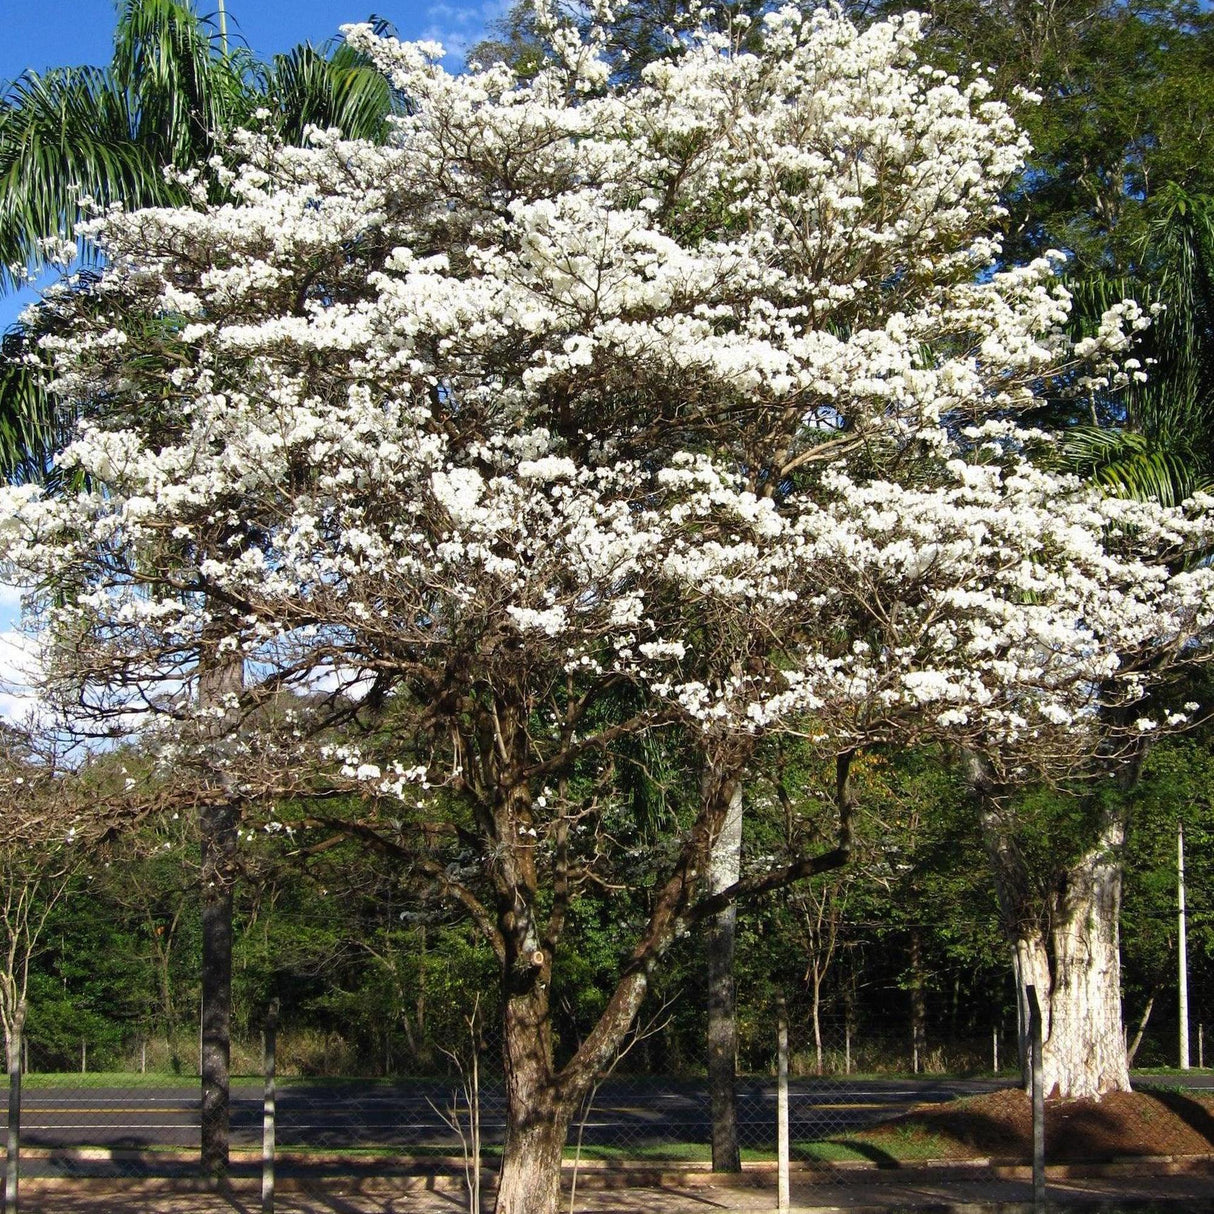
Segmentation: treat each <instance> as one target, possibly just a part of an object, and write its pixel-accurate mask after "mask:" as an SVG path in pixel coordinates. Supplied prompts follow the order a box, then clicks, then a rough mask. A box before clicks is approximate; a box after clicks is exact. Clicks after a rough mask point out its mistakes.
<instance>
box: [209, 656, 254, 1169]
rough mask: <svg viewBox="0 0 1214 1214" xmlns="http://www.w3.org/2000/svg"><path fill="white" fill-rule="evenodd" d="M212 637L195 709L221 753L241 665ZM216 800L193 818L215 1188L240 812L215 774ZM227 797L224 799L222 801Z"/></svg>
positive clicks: (226, 1106) (221, 1163)
mask: <svg viewBox="0 0 1214 1214" xmlns="http://www.w3.org/2000/svg"><path fill="white" fill-rule="evenodd" d="M222 639H223V637H222V635H221V634H219V633H218V632H217V633H215V634H214V635H213V636H212V637H210V638H208V644H207V646H206V648H204V650H203V652H202V654H201V655H200V658H199V667H200V670H199V679H198V705H199V708H201V709H203V710H208V709H209V710H211V711H213V712H215V713H216V715H215V717H214V718H213V719H212V720H211V721H210V722H204V725H203V730H204V737H205V738H206V739H207V740H208V741H209V744H210V745H211V746H213V747H215V748H219V747H221V746H222V745H223V740H224V736H225V734H226V733H227V730H228V729H229V728H230V727H231V724H232V722H231V721H230V719H229V718H228V714H227V713H226V708H225V706H226V703H227V702H228V700H229V698H230V697H232V696H235V695H237V694H239V692H240V689H241V686H242V682H243V677H244V670H243V665H242V662H241V659H240V658H239V657H234V656H232V655H230V654H224V653H221V652H220V650H219V642H220V641H221V640H222ZM205 783H207V784H208V785H209V786H210V791H211V792H212V795H213V796H214V797H215V799H214V800H213V801H211V802H209V803H206V802H204V804H203V806H202V808H201V810H200V811H199V833H200V835H201V843H202V870H201V882H202V975H201V977H202V1013H201V1015H202V1051H201V1053H202V1057H201V1060H200V1066H199V1070H200V1071H201V1086H202V1114H201V1147H202V1149H201V1156H200V1164H201V1169H202V1175H203V1176H204V1177H205V1178H207V1179H211V1180H218V1179H219V1178H221V1177H222V1176H224V1175H225V1174H226V1173H227V1170H228V1146H229V1124H230V1104H231V1101H230V1074H229V1072H230V1063H231V1042H232V888H233V885H234V884H235V881H236V824H237V822H238V821H239V818H240V807H239V802H238V801H237V799H236V797H235V795H234V794H232V793H231V790H229V789H228V788H227V783H228V781H227V778H226V777H225V776H224V775H222V774H209V775H208V777H207V778H206V780H205ZM224 794H228V795H224Z"/></svg>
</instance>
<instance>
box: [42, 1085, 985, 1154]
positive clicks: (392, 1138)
mask: <svg viewBox="0 0 1214 1214" xmlns="http://www.w3.org/2000/svg"><path fill="white" fill-rule="evenodd" d="M1000 1086H1006V1084H999V1083H995V1082H992V1081H984V1080H949V1081H937V1080H931V1079H924V1080H920V1081H904V1080H903V1081H899V1080H890V1081H883V1080H864V1081H858V1080H851V1081H846V1082H844V1081H842V1080H838V1079H828V1080H800V1081H794V1082H793V1083H792V1084H791V1085H790V1100H789V1105H790V1114H789V1117H790V1123H791V1133H792V1138H793V1140H794V1141H798V1140H802V1141H803V1140H807V1139H813V1138H822V1137H829V1136H830V1135H831V1134H833V1133H838V1132H840V1131H842V1130H845V1129H849V1128H854V1127H857V1126H861V1125H867V1124H872V1123H873V1122H877V1121H882V1120H885V1119H886V1118H889V1117H892V1116H896V1115H897V1114H898V1113H901V1112H903V1111H904V1110H906V1109H907V1108H909V1107H910V1106H911V1105H912V1104H915V1103H918V1102H921V1101H940V1100H949V1099H951V1098H952V1097H954V1096H958V1095H965V1094H972V1093H974V1092H981V1091H989V1090H991V1089H993V1088H995V1087H1000ZM452 1098H453V1092H452V1089H451V1088H450V1087H444V1086H443V1085H441V1084H437V1083H420V1082H416V1083H401V1084H380V1083H367V1084H359V1083H333V1082H329V1083H300V1082H292V1083H290V1084H288V1085H286V1086H283V1087H280V1089H279V1092H278V1127H277V1130H278V1133H277V1140H278V1143H279V1145H280V1146H281V1147H283V1148H287V1149H289V1148H291V1147H311V1148H318V1147H319V1148H330V1149H343V1148H346V1149H348V1148H356V1147H391V1148H396V1149H399V1150H406V1151H407V1150H409V1149H410V1148H418V1147H430V1148H434V1147H452V1148H455V1149H456V1150H458V1147H459V1138H458V1135H457V1134H456V1133H455V1131H454V1130H453V1128H452V1127H451V1126H450V1125H449V1124H448V1123H447V1121H446V1120H445V1119H444V1113H446V1112H447V1111H448V1110H449V1109H450V1107H451V1101H452ZM738 1121H739V1128H740V1132H741V1136H742V1141H743V1144H744V1145H746V1146H774V1145H775V1085H774V1083H771V1082H762V1081H756V1080H745V1081H743V1082H742V1083H740V1084H739V1089H738ZM504 1125H505V1103H504V1098H503V1095H502V1092H501V1090H500V1088H499V1089H493V1088H488V1089H486V1090H483V1091H482V1093H481V1129H482V1135H483V1138H484V1141H485V1142H486V1143H494V1142H500V1141H501V1139H502V1134H503V1130H504ZM261 1128H262V1093H261V1090H260V1088H258V1087H252V1086H247V1085H238V1086H236V1087H235V1088H234V1089H233V1101H232V1145H233V1147H235V1148H238V1149H239V1148H246V1149H255V1148H257V1147H259V1146H260V1144H261ZM574 1133H576V1127H575V1131H574ZM708 1139H709V1106H708V1095H707V1092H706V1090H705V1089H704V1088H703V1087H702V1086H700V1085H696V1084H681V1083H669V1082H661V1081H652V1080H629V1079H612V1080H609V1081H607V1082H605V1083H604V1084H603V1085H602V1087H600V1089H599V1090H598V1093H597V1095H596V1097H595V1100H594V1103H593V1105H592V1107H591V1108H590V1111H589V1113H588V1114H587V1116H586V1119H585V1123H584V1126H583V1128H582V1142H583V1143H584V1144H586V1145H594V1146H600V1145H605V1146H614V1147H638V1148H646V1147H654V1146H659V1145H662V1144H664V1143H672V1142H707V1141H708ZM22 1143H23V1145H24V1146H28V1147H44V1148H55V1147H60V1148H62V1147H81V1146H98V1147H108V1148H111V1149H126V1150H147V1149H149V1148H156V1147H196V1146H197V1144H198V1088H197V1086H196V1085H190V1086H185V1085H182V1086H173V1087H165V1088H153V1087H137V1088H134V1087H133V1088H119V1087H96V1088H87V1087H77V1086H71V1087H68V1086H55V1087H43V1086H40V1085H39V1086H35V1085H28V1086H27V1087H26V1088H25V1090H24V1092H23V1096H22Z"/></svg>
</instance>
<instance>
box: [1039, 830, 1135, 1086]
mask: <svg viewBox="0 0 1214 1214" xmlns="http://www.w3.org/2000/svg"><path fill="white" fill-rule="evenodd" d="M1124 839H1125V831H1124V828H1123V826H1122V824H1121V823H1120V822H1119V821H1118V822H1112V821H1110V822H1108V823H1106V825H1105V829H1104V831H1103V832H1102V835H1101V838H1100V840H1099V841H1098V843H1097V845H1096V846H1095V847H1094V848H1092V850H1091V851H1089V852H1088V853H1087V854H1086V855H1084V856H1083V857H1082V858H1081V859H1080V860H1079V862H1078V863H1077V864H1075V865H1074V866H1072V868H1071V869H1070V870H1069V872H1068V874H1067V881H1066V887H1065V889H1064V890H1063V891H1062V893H1061V895H1060V896H1059V897H1058V898H1057V899H1056V902H1055V906H1054V914H1053V924H1052V931H1051V933H1050V939H1051V944H1052V948H1053V957H1052V962H1053V964H1052V966H1051V973H1052V976H1053V985H1052V987H1051V988H1050V990H1049V1000H1048V1002H1049V1017H1048V1020H1047V1021H1046V1024H1045V1025H1043V1028H1045V1029H1046V1031H1047V1032H1048V1036H1047V1038H1046V1041H1045V1052H1044V1056H1043V1067H1044V1073H1045V1090H1046V1093H1047V1094H1050V1093H1053V1094H1055V1095H1058V1096H1072V1097H1078V1096H1103V1095H1104V1094H1105V1093H1106V1092H1128V1091H1129V1090H1130V1065H1129V1059H1128V1057H1127V1054H1126V1041H1125V1031H1124V1029H1123V1026H1122V1023H1121V956H1120V940H1119V931H1120V927H1119V919H1120V914H1121V847H1122V844H1123V842H1124Z"/></svg>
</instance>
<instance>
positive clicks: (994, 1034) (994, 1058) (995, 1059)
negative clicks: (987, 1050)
mask: <svg viewBox="0 0 1214 1214" xmlns="http://www.w3.org/2000/svg"><path fill="white" fill-rule="evenodd" d="M991 1070H993V1071H994V1072H995V1074H996V1075H998V1074H999V1026H998V1025H995V1027H994V1028H993V1029H991Z"/></svg>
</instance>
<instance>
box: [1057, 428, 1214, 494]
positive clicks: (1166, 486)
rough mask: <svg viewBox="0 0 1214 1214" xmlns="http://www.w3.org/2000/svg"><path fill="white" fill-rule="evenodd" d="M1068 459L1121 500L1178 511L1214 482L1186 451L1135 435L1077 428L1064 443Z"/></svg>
mask: <svg viewBox="0 0 1214 1214" xmlns="http://www.w3.org/2000/svg"><path fill="white" fill-rule="evenodd" d="M1062 457H1063V460H1064V461H1065V462H1066V463H1067V464H1068V465H1069V466H1070V467H1071V468H1073V469H1074V470H1075V471H1076V472H1078V473H1080V474H1081V475H1083V476H1086V477H1087V478H1088V479H1090V480H1092V481H1094V482H1095V483H1096V484H1098V485H1101V486H1102V487H1103V488H1104V489H1105V490H1106V491H1107V492H1108V493H1110V494H1112V495H1113V496H1116V497H1131V498H1137V499H1139V500H1144V501H1146V500H1154V501H1157V502H1159V503H1160V504H1161V505H1164V506H1176V505H1179V504H1180V503H1181V502H1183V501H1184V500H1185V499H1186V498H1188V497H1191V496H1192V495H1193V494H1194V493H1196V492H1197V491H1199V490H1204V491H1207V492H1208V491H1209V490H1210V488H1211V486H1212V485H1214V479H1212V478H1211V477H1210V476H1209V475H1208V474H1206V473H1203V472H1202V470H1201V467H1200V465H1199V464H1198V463H1197V462H1196V461H1194V460H1193V458H1192V457H1191V456H1190V455H1189V454H1188V453H1187V452H1185V451H1183V450H1181V449H1178V448H1165V447H1160V446H1158V445H1156V444H1155V443H1153V442H1152V440H1151V439H1150V438H1148V437H1147V436H1146V435H1143V434H1140V433H1137V432H1136V431H1133V430H1118V429H1110V428H1105V427H1101V426H1077V427H1075V428H1074V429H1073V430H1071V431H1069V432H1068V433H1067V436H1066V439H1065V441H1064V442H1063V443H1062Z"/></svg>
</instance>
